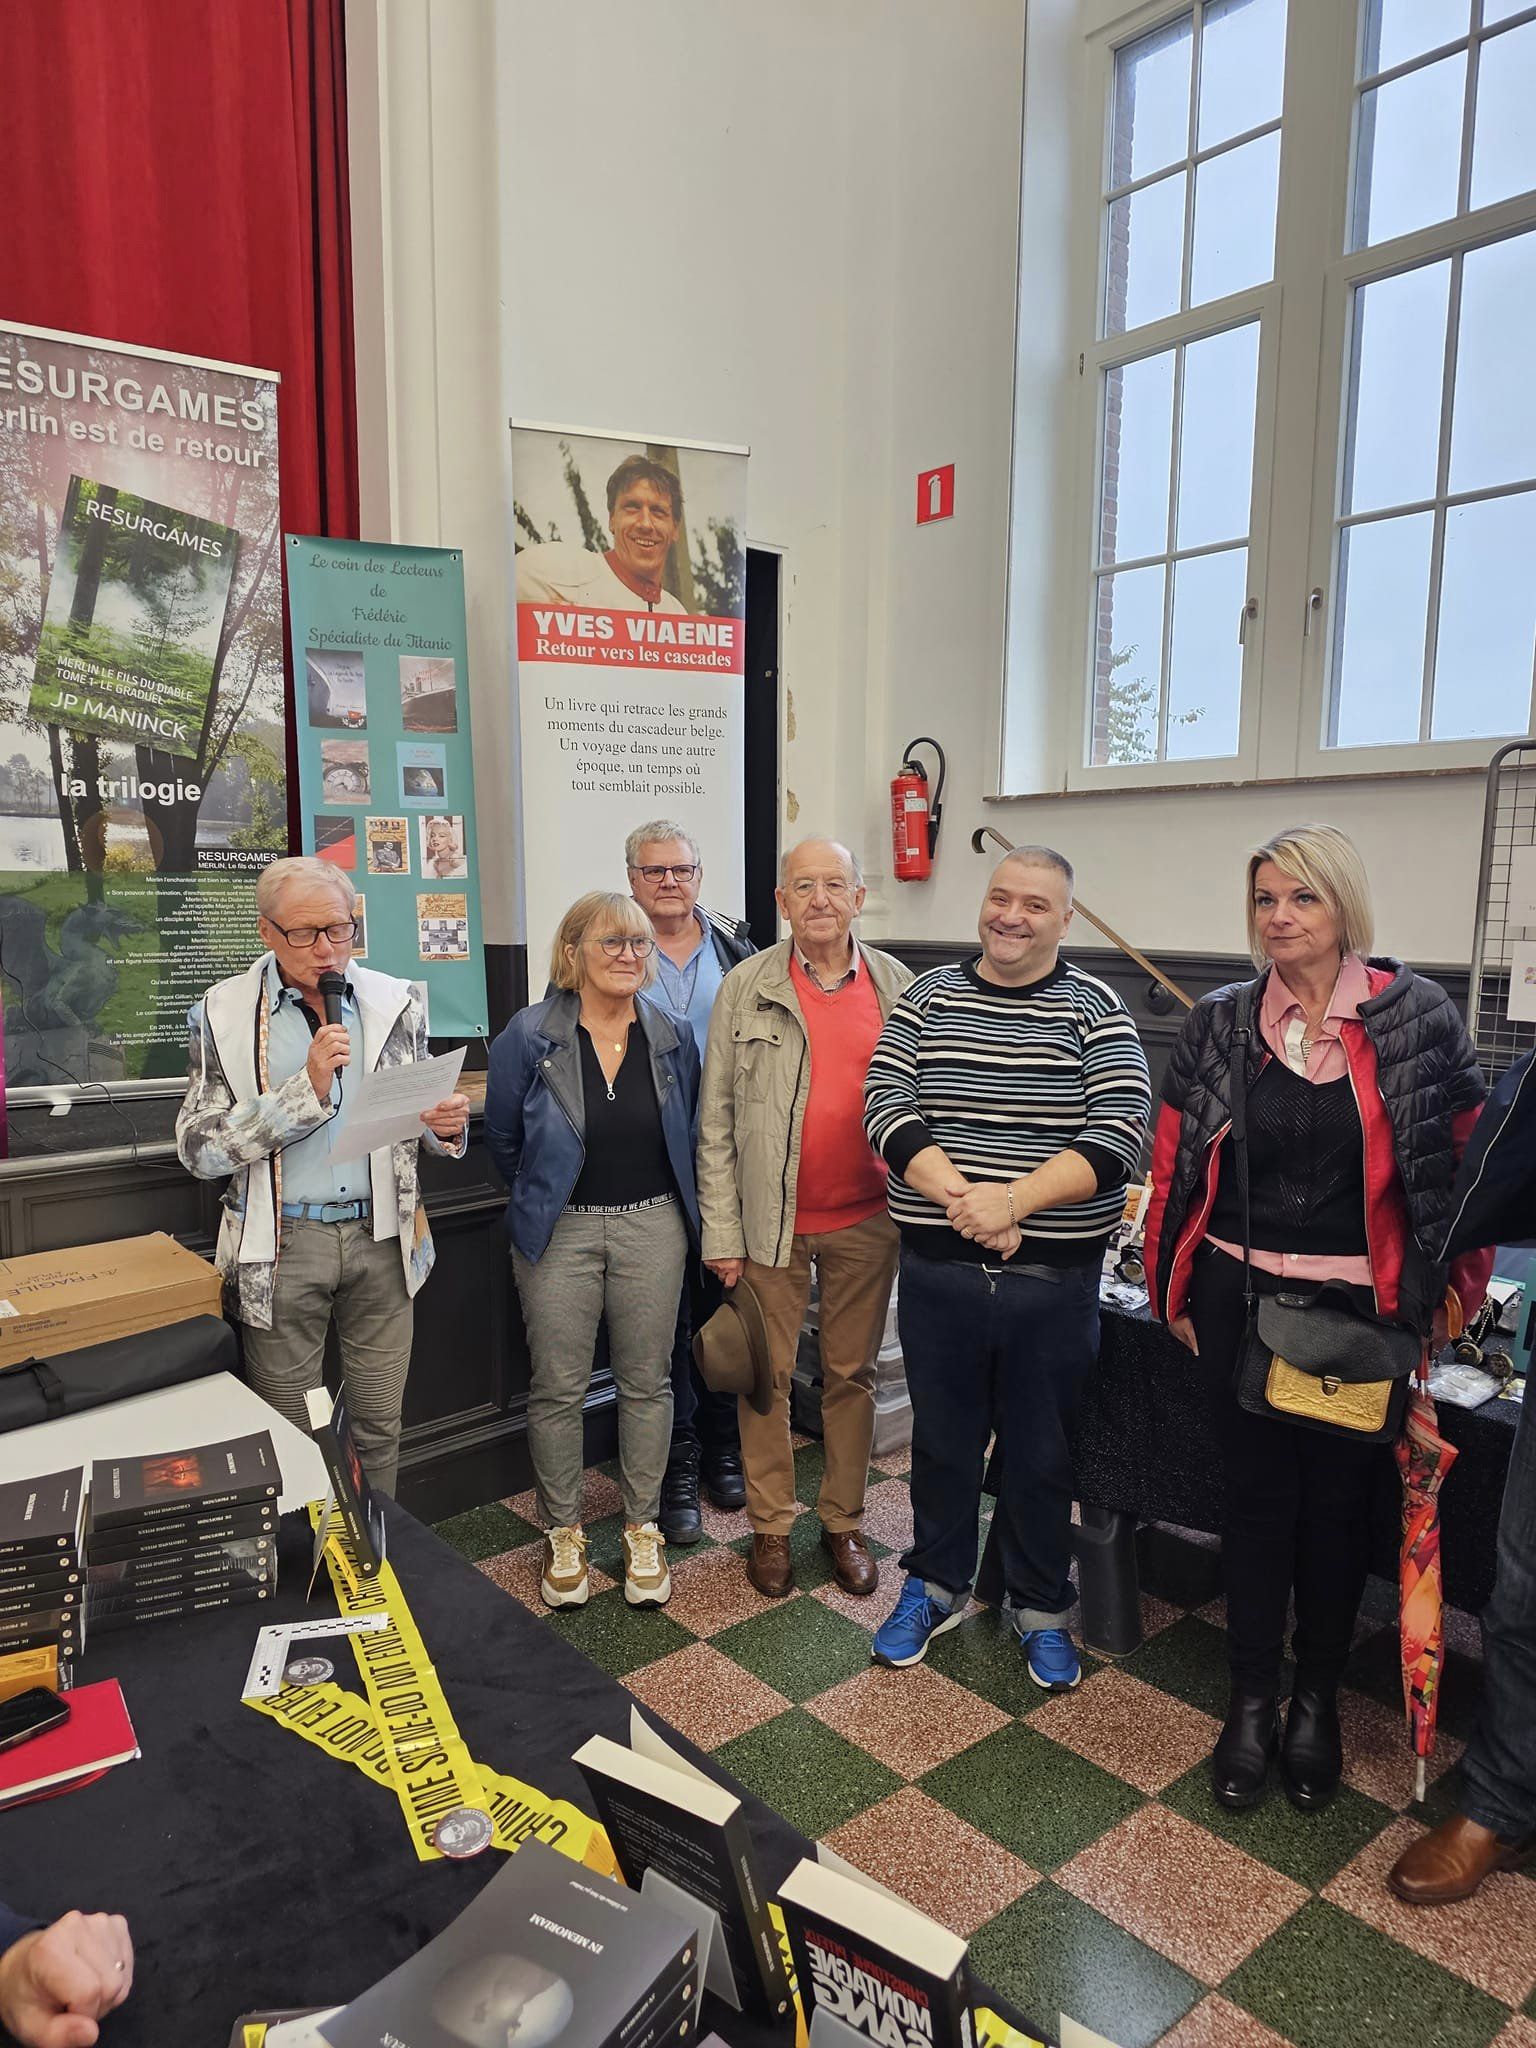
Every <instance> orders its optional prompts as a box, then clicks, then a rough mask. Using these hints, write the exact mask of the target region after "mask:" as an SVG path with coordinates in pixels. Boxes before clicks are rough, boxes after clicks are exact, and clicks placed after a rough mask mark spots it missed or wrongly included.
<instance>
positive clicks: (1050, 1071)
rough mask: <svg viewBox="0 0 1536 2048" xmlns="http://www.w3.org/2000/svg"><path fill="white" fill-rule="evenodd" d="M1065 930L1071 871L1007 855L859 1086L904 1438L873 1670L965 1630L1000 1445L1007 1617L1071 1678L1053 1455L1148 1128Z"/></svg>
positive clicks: (1121, 1030)
mask: <svg viewBox="0 0 1536 2048" xmlns="http://www.w3.org/2000/svg"><path fill="white" fill-rule="evenodd" d="M1071 922H1072V868H1071V865H1070V863H1069V862H1068V861H1067V860H1065V859H1064V858H1063V856H1062V855H1061V854H1059V853H1057V852H1055V851H1054V850H1053V849H1052V848H1050V847H1045V846H1029V847H1019V848H1017V849H1015V851H1014V852H1013V853H1011V854H1009V855H1008V856H1007V858H1006V859H1005V860H1003V861H1002V862H1001V863H1000V864H999V866H998V867H997V869H996V871H995V872H994V874H993V876H992V879H991V881H990V883H989V884H988V888H987V895H986V901H985V902H984V903H983V905H982V910H981V922H980V927H979V931H980V938H981V953H980V956H979V957H978V958H975V959H972V960H966V961H963V962H961V963H960V964H959V965H958V966H954V967H940V968H935V969H934V970H933V971H932V972H931V973H928V974H923V975H919V977H918V978H917V980H916V981H914V982H913V983H912V985H911V987H910V988H909V989H908V990H907V991H906V993H905V995H903V996H902V997H901V999H900V1001H899V1002H898V1003H897V1004H896V1006H895V1008H894V1009H893V1010H892V1012H891V1014H890V1017H889V1019H888V1020H887V1022H886V1025H885V1028H884V1030H883V1031H882V1033H881V1035H880V1040H879V1043H878V1044H877V1046H876V1048H875V1053H874V1057H873V1059H872V1060H871V1062H870V1066H869V1075H868V1079H867V1080H866V1082H865V1086H864V1106H865V1116H864V1123H865V1129H866V1130H867V1132H868V1134H869V1138H870V1142H871V1143H872V1144H873V1145H874V1147H875V1149H876V1150H877V1151H878V1152H879V1153H880V1155H881V1156H882V1158H883V1159H884V1160H885V1163H886V1165H887V1167H888V1168H889V1170H890V1177H889V1182H888V1201H889V1206H890V1213H891V1216H892V1219H893V1220H894V1222H895V1223H896V1226H897V1228H898V1230H899V1231H900V1233H901V1241H902V1244H901V1268H900V1274H901V1277H900V1281H899V1284H898V1289H897V1320H898V1325H899V1328H900V1332H901V1348H902V1353H903V1356H904V1357H905V1360H906V1368H907V1386H908V1389H909V1391H910V1393H911V1397H912V1425H913V1428H912V1513H913V1524H914V1534H913V1542H912V1548H911V1549H910V1550H909V1551H908V1552H907V1553H906V1555H905V1556H904V1557H903V1559H902V1564H903V1565H904V1567H905V1568H906V1571H907V1573H908V1579H907V1584H906V1587H905V1590H904V1591H903V1593H902V1596H901V1599H900V1601H899V1602H898V1604H897V1606H896V1609H895V1611H894V1613H893V1614H892V1615H891V1617H890V1619H889V1620H888V1621H887V1622H886V1623H885V1624H884V1626H883V1627H882V1628H881V1629H880V1631H879V1633H878V1634H877V1635H876V1637H875V1641H874V1654H875V1656H876V1658H877V1659H878V1660H879V1661H880V1662H881V1663H885V1664H894V1665H905V1664H915V1663H918V1662H919V1661H920V1660H921V1659H922V1657H923V1656H924V1655H925V1654H926V1652H927V1648H928V1644H929V1642H930V1641H931V1639H932V1638H933V1637H934V1636H935V1635H937V1634H940V1633H941V1632H942V1631H943V1630H944V1629H947V1628H953V1627H954V1626H955V1624H956V1623H957V1622H958V1621H959V1620H960V1619H961V1618H962V1616H963V1614H964V1612H965V1606H966V1601H967V1598H968V1597H969V1594H970V1587H971V1579H972V1575H973V1573H974V1570H975V1565H976V1539H977V1518H978V1515H979V1512H980V1506H981V1480H982V1472H983V1467H984V1463H985V1459H986V1450H987V1440H988V1437H989V1436H990V1434H991V1432H992V1430H993V1428H994V1426H995V1427H996V1429H997V1432H998V1435H999V1439H1000V1441H1001V1443H1002V1445H1003V1449H1004V1477H1003V1494H1002V1497H1001V1498H1000V1499H999V1501H998V1503H997V1515H996V1528H997V1535H998V1544H999V1552H1000V1556H1001V1560H1002V1567H1003V1580H1004V1585H1005V1588H1006V1600H1005V1611H1006V1612H1007V1614H1008V1617H1009V1619H1010V1621H1011V1623H1012V1626H1013V1628H1014V1630H1015V1632H1016V1633H1017V1634H1018V1636H1019V1638H1020V1641H1021V1643H1022V1646H1023V1651H1024V1654H1025V1656H1026V1658H1027V1660H1028V1664H1029V1671H1030V1675H1031V1677H1032V1678H1033V1679H1034V1680H1035V1682H1036V1683H1037V1684H1038V1685H1041V1686H1043V1687H1045V1688H1046V1689H1047V1690H1050V1691H1065V1690H1068V1689H1070V1688H1071V1687H1072V1686H1075V1685H1076V1684H1077V1682H1078V1680H1079V1678H1080V1676H1081V1666H1080V1664H1079V1661H1078V1655H1077V1650H1076V1648H1075V1646H1074V1645H1073V1642H1072V1638H1071V1636H1070V1635H1069V1633H1068V1632H1067V1626H1066V1624H1067V1620H1068V1616H1069V1613H1070V1610H1071V1607H1072V1605H1073V1600H1074V1594H1073V1591H1072V1587H1071V1583H1070V1581H1069V1578H1068V1571H1069V1567H1070V1564H1071V1520H1072V1459H1071V1453H1070V1449H1069V1443H1070V1435H1071V1429H1072V1424H1073V1420H1074V1418H1075V1416H1076V1413H1077V1407H1078V1403H1079V1400H1080V1399H1081V1395H1082V1390H1083V1387H1084V1385H1085V1383H1086V1381H1087V1378H1088V1375H1089V1373H1090V1372H1091V1371H1092V1369H1093V1365H1094V1362H1095V1359H1096V1358H1097V1355H1098V1337H1099V1271H1100V1266H1101V1263H1102V1260H1103V1255H1104V1250H1105V1247H1106V1245H1107V1244H1108V1242H1109V1236H1110V1232H1111V1231H1112V1230H1113V1229H1114V1226H1115V1224H1116V1223H1117V1221H1118V1220H1119V1217H1120V1214H1121V1211H1122V1209H1123V1206H1124V1201H1125V1185H1126V1182H1127V1180H1128V1179H1130V1177H1131V1176H1132V1175H1133V1174H1134V1173H1135V1172H1136V1171H1137V1169H1138V1166H1139V1163H1140V1157H1141V1144H1142V1137H1143V1133H1144V1132H1145V1130H1146V1125H1147V1118H1148V1115H1149V1113H1150V1110H1151V1095H1150V1090H1149V1086H1148V1080H1147V1061H1146V1055H1145V1054H1144V1053H1143V1051H1142V1048H1141V1041H1140V1040H1139V1039H1138V1037H1137V1035H1136V1027H1135V1024H1134V1023H1133V1022H1132V1020H1131V1016H1130V1013H1129V1012H1128V1011H1127V1010H1126V1008H1125V1005H1124V1004H1123V1003H1122V1002H1121V1001H1120V998H1119V997H1118V996H1117V995H1116V994H1115V993H1114V991H1113V990H1112V989H1110V988H1108V987H1107V986H1106V985H1105V984H1104V983H1103V982H1102V981H1098V980H1096V979H1095V978H1094V977H1093V976H1092V975H1091V974H1085V973H1083V971H1082V970H1081V969H1080V968H1077V967H1074V966H1071V965H1070V964H1069V963H1068V962H1066V961H1064V960H1062V959H1061V957H1060V949H1061V943H1062V940H1063V939H1064V937H1065V936H1066V932H1067V928H1068V926H1069V925H1070V924H1071Z"/></svg>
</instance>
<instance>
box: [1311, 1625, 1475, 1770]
mask: <svg viewBox="0 0 1536 2048" xmlns="http://www.w3.org/2000/svg"><path fill="white" fill-rule="evenodd" d="M1344 1683H1345V1684H1346V1685H1351V1686H1353V1687H1354V1688H1355V1690H1356V1691H1357V1692H1364V1693H1369V1694H1370V1696H1371V1698H1372V1699H1376V1700H1380V1701H1381V1702H1382V1704H1383V1705H1384V1706H1388V1707H1395V1708H1396V1709H1397V1711H1398V1712H1399V1713H1401V1712H1402V1707H1403V1667H1402V1652H1401V1649H1400V1647H1399V1642H1398V1633H1397V1630H1396V1628H1384V1629H1379V1630H1378V1631H1377V1633H1376V1634H1375V1635H1372V1636H1367V1637H1366V1639H1365V1641H1364V1642H1363V1643H1360V1644H1358V1645H1357V1646H1356V1648H1355V1649H1354V1650H1353V1651H1352V1652H1351V1654H1350V1659H1349V1662H1348V1664H1347V1665H1346V1666H1345V1668H1344ZM1482 1699H1483V1667H1482V1663H1481V1661H1480V1660H1479V1659H1478V1658H1476V1657H1461V1656H1458V1655H1457V1654H1456V1652H1455V1651H1454V1650H1448V1651H1447V1652H1446V1658H1445V1670H1444V1672H1443V1673H1442V1675H1441V1680H1440V1726H1441V1727H1442V1728H1443V1729H1444V1730H1445V1731H1446V1733H1447V1734H1448V1735H1456V1736H1459V1737H1460V1739H1461V1740H1462V1741H1463V1742H1466V1741H1468V1740H1470V1738H1471V1735H1472V1732H1473V1730H1474V1728H1475V1727H1476V1726H1477V1716H1478V1710H1479V1708H1480V1707H1481V1705H1482Z"/></svg>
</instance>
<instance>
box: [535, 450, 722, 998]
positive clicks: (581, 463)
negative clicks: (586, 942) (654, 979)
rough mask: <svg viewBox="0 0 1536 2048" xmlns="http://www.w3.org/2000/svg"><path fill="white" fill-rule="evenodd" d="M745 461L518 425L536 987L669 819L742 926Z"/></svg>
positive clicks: (718, 906) (710, 897)
mask: <svg viewBox="0 0 1536 2048" xmlns="http://www.w3.org/2000/svg"><path fill="white" fill-rule="evenodd" d="M746 494H747V451H746V449H745V448H723V447H712V446H708V445H705V444H703V443H700V442H696V441H678V440H663V439H660V438H658V437H657V436H654V435H645V434H608V433H596V432H593V431H591V430H589V429H585V428H576V429H568V428H562V427H548V426H536V425H530V424H524V423H521V422H519V421H516V420H514V421H513V422H512V497H513V513H514V518H515V522H516V541H517V558H516V565H515V578H516V584H515V589H516V598H517V660H518V694H519V701H520V706H521V732H522V756H523V872H524V877H525V892H526V912H527V933H528V985H529V991H530V993H531V994H532V995H534V996H535V997H537V996H538V995H539V994H540V993H541V992H542V990H543V987H544V978H545V972H546V968H547V965H548V959H549V947H550V942H551V939H552V938H553V935H554V932H555V929H556V927H557V926H558V924H559V922H560V919H561V917H562V915H563V914H564V912H565V911H566V909H567V908H568V907H569V905H570V904H571V903H572V902H573V901H574V900H575V898H576V897H578V896H580V895H581V894H583V893H584V892H585V891H586V890H588V889H617V890H621V891H623V890H626V889H627V888H628V882H627V879H626V875H625V869H624V841H625V839H626V837H627V836H628V835H629V833H630V832H632V831H633V830H634V828H635V827H636V826H637V825H643V824H646V823H648V822H650V821H651V820H653V819H672V820H676V821H677V822H678V823H679V824H681V825H683V826H684V827H685V829H686V830H687V832H688V834H689V835H690V837H691V838H693V839H694V840H696V841H697V843H698V845H699V849H700V853H701V855H702V858H703V862H704V878H703V888H702V893H701V900H702V901H703V902H705V903H707V904H708V905H709V906H710V907H711V908H712V909H715V910H719V911H724V912H729V913H731V914H733V915H735V916H737V917H739V916H741V914H742V909H743V905H742V892H743V866H744V863H743V847H742V775H743V766H742V722H743V721H742V707H743V690H744V647H743V639H744V635H743V613H744V610H745V603H746V562H747V556H746Z"/></svg>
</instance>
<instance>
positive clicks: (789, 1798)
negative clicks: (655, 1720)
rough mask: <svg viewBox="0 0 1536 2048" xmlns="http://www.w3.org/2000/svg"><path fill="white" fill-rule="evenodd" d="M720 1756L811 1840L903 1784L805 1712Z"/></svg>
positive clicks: (753, 1733) (741, 1738)
mask: <svg viewBox="0 0 1536 2048" xmlns="http://www.w3.org/2000/svg"><path fill="white" fill-rule="evenodd" d="M806 1604H807V1605H808V1606H812V1607H814V1606H819V1605H820V1603H819V1602H818V1601H814V1600H813V1601H808V1602H807V1603H806ZM716 1640H717V1641H718V1638H716ZM867 1654H868V1652H867V1649H866V1655H867ZM715 1755H716V1756H717V1757H718V1758H719V1759H720V1762H721V1763H722V1764H724V1766H725V1768H726V1769H727V1770H728V1771H729V1772H730V1774H731V1776H732V1777H733V1778H739V1779H740V1780H741V1782H742V1784H743V1785H745V1786H746V1787H747V1788H748V1790H749V1791H752V1792H755V1793H756V1794H757V1796H758V1798H759V1799H762V1800H764V1801H766V1803H767V1804H768V1805H769V1806H771V1807H772V1808H773V1809H774V1811H775V1812H777V1813H780V1814H782V1815H783V1817H784V1818H785V1820H787V1821H788V1822H789V1823H790V1825H791V1826H792V1827H797V1828H799V1829H800V1830H801V1832H802V1833H803V1834H807V1835H810V1836H811V1837H812V1838H815V1837H817V1836H821V1835H827V1834H830V1833H831V1832H832V1830H833V1829H834V1828H838V1827H841V1826H842V1824H843V1822H844V1821H845V1820H852V1819H853V1817H854V1815H855V1814H856V1813H863V1812H864V1811H865V1810H866V1808H868V1807H871V1806H874V1805H875V1804H876V1803H877V1802H878V1801H879V1800H881V1799H884V1798H886V1797H888V1795H889V1794H890V1793H892V1792H896V1791H899V1790H900V1788H901V1783H902V1781H901V1779H900V1778H898V1777H897V1775H896V1773H895V1772H894V1771H889V1770H887V1769H886V1767H885V1765H884V1764H882V1763H878V1762H877V1761H876V1760H875V1758H874V1757H872V1756H871V1755H870V1754H869V1752H868V1751H867V1750H863V1749H859V1748H856V1747H855V1745H854V1744H853V1743H851V1742H849V1741H847V1740H845V1738H844V1737H843V1736H841V1735H839V1734H837V1733H836V1731H835V1730H833V1729H831V1728H828V1727H827V1726H826V1724H825V1722H822V1721H818V1720H817V1719H816V1718H815V1716H814V1715H812V1714H808V1713H806V1712H805V1710H804V1709H803V1708H802V1707H793V1708H791V1709H790V1711H789V1712H788V1713H787V1714H779V1715H777V1716H776V1717H775V1719H773V1720H772V1721H765V1722H764V1723H763V1725H762V1726H761V1727H760V1728H753V1729H751V1730H750V1731H749V1732H748V1733H747V1734H745V1735H738V1736H736V1737H735V1739H734V1740H733V1741H731V1742H727V1743H725V1744H724V1745H723V1747H721V1748H720V1749H717V1750H716V1751H715Z"/></svg>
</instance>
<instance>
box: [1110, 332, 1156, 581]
mask: <svg viewBox="0 0 1536 2048" xmlns="http://www.w3.org/2000/svg"><path fill="white" fill-rule="evenodd" d="M1172 475H1173V350H1172V349H1168V350H1165V352H1164V353H1163V354H1162V355H1158V356H1147V357H1145V358H1143V360H1142V361H1141V362H1139V363H1127V364H1125V366H1124V367H1123V368H1121V369H1116V370H1108V371H1106V372H1105V376H1104V478H1103V488H1102V491H1101V493H1100V501H1099V502H1100V514H1099V560H1100V561H1101V562H1133V561H1135V560H1136V559H1137V557H1138V556H1140V555H1157V554H1161V553H1162V551H1163V550H1164V548H1166V547H1167V545H1168V487H1169V484H1170V483H1171V481H1172Z"/></svg>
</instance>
